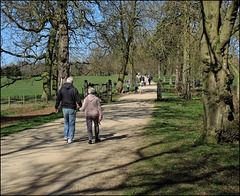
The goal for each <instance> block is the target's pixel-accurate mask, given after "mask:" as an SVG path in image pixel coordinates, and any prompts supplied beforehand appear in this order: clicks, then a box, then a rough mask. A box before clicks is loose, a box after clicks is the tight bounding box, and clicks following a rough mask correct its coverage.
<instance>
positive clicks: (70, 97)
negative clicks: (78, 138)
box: [55, 77, 82, 144]
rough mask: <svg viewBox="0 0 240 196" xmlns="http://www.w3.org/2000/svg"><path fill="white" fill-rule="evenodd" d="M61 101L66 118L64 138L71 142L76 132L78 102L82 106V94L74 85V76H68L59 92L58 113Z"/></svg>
mask: <svg viewBox="0 0 240 196" xmlns="http://www.w3.org/2000/svg"><path fill="white" fill-rule="evenodd" d="M60 102H61V106H62V112H63V116H64V120H65V124H64V132H63V134H64V139H65V141H67V143H68V144H71V143H72V142H73V138H74V134H75V120H76V108H77V106H76V103H77V104H78V105H79V107H81V106H82V103H81V98H80V94H79V93H78V90H77V89H76V88H75V87H74V86H73V78H72V77H68V78H67V82H66V83H64V84H63V86H62V88H61V89H60V90H59V92H58V95H57V99H56V104H55V113H58V106H59V104H60Z"/></svg>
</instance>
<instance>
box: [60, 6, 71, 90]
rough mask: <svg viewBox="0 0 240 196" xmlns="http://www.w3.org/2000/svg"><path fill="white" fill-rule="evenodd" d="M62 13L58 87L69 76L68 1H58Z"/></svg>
mask: <svg viewBox="0 0 240 196" xmlns="http://www.w3.org/2000/svg"><path fill="white" fill-rule="evenodd" d="M58 8H59V13H60V15H59V16H60V22H59V53H58V74H59V75H58V76H59V77H58V89H60V88H61V87H62V85H63V84H64V83H65V82H66V80H67V78H68V77H69V37H68V17H67V1H58Z"/></svg>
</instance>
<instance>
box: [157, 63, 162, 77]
mask: <svg viewBox="0 0 240 196" xmlns="http://www.w3.org/2000/svg"><path fill="white" fill-rule="evenodd" d="M158 79H159V80H161V62H159V65H158Z"/></svg>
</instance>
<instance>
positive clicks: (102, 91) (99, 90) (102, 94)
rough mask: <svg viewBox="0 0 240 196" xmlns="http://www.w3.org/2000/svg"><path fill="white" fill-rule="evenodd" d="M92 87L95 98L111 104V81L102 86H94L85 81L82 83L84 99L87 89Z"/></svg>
mask: <svg viewBox="0 0 240 196" xmlns="http://www.w3.org/2000/svg"><path fill="white" fill-rule="evenodd" d="M90 87H93V88H94V89H95V91H96V93H95V94H96V96H97V97H99V98H100V99H101V100H105V101H106V102H108V103H110V102H112V81H111V80H108V82H107V83H104V84H94V83H88V82H87V80H85V81H84V88H83V95H84V98H85V97H86V96H87V95H88V89H89V88H90Z"/></svg>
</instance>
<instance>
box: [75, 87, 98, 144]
mask: <svg viewBox="0 0 240 196" xmlns="http://www.w3.org/2000/svg"><path fill="white" fill-rule="evenodd" d="M94 94H95V89H94V88H89V89H88V96H87V97H86V98H85V99H84V101H83V105H82V107H81V108H80V109H79V110H80V111H85V115H86V123H87V133H88V140H89V141H88V143H89V144H92V138H93V136H92V121H93V122H94V130H95V143H97V142H100V141H101V140H100V139H99V123H100V122H101V120H102V117H103V115H102V109H101V104H100V100H99V98H98V97H96V96H95V95H94Z"/></svg>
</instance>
